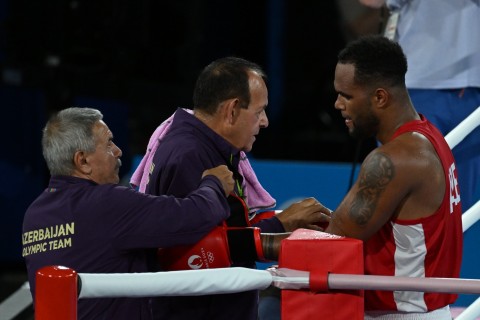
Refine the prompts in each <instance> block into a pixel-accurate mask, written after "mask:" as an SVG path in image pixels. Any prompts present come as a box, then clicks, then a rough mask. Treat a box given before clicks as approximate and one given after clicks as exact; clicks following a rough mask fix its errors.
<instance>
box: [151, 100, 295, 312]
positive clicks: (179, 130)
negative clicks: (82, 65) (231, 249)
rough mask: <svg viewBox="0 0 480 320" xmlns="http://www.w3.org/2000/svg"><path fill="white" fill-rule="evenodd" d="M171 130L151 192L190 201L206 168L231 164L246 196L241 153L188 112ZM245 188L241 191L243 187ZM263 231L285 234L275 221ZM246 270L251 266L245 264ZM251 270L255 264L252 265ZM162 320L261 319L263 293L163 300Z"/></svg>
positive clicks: (158, 157)
mask: <svg viewBox="0 0 480 320" xmlns="http://www.w3.org/2000/svg"><path fill="white" fill-rule="evenodd" d="M172 121H173V122H172V124H171V126H170V129H169V131H168V132H167V133H166V135H165V136H164V137H163V140H162V143H160V144H159V146H158V149H157V151H156V153H155V155H154V158H153V164H154V165H155V167H154V170H153V172H152V174H151V175H150V179H149V183H148V185H147V187H146V191H145V192H146V193H149V194H156V195H159V194H167V195H175V196H184V195H186V194H188V193H189V192H191V191H192V190H193V189H194V188H195V187H196V186H197V185H198V182H199V180H200V177H201V175H202V172H203V171H204V170H205V169H208V168H211V167H215V166H218V165H222V164H223V165H227V166H228V167H229V169H230V170H232V171H233V173H234V177H235V179H236V180H237V182H238V184H236V186H237V188H236V190H235V191H236V193H237V195H240V196H241V193H242V188H241V185H242V181H243V178H242V176H241V175H240V174H239V172H238V164H239V161H240V150H238V149H236V148H234V147H233V146H232V145H231V144H230V143H228V142H227V141H226V140H225V139H223V138H222V137H221V136H220V135H218V134H217V133H215V132H214V131H213V130H211V129H210V128H209V127H208V126H206V125H205V124H204V123H202V122H201V121H200V120H198V119H197V118H196V117H195V116H193V115H191V114H189V113H188V112H186V111H184V110H182V109H181V108H179V109H177V111H176V113H175V116H174V118H173V120H172ZM239 186H240V187H239ZM255 226H256V227H259V228H261V230H262V232H273V233H275V232H285V230H284V228H283V226H282V224H281V223H280V221H279V220H278V219H277V218H276V217H273V218H271V219H267V220H263V221H261V222H260V223H259V224H257V225H255ZM244 266H245V265H244ZM250 266H251V267H253V266H254V264H253V265H252V264H250ZM159 300H160V307H159V309H160V310H158V319H162V320H163V319H169V320H170V319H184V320H187V319H189V320H190V319H196V320H199V319H208V320H212V319H229V320H234V319H239V320H249V319H257V307H258V291H249V292H241V293H236V294H223V295H212V296H198V297H161V298H160V299H159Z"/></svg>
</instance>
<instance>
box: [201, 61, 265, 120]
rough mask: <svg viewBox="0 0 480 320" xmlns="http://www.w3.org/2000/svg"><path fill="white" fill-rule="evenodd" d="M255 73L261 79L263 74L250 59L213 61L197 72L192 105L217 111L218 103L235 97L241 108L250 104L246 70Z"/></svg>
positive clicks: (263, 76)
mask: <svg viewBox="0 0 480 320" xmlns="http://www.w3.org/2000/svg"><path fill="white" fill-rule="evenodd" d="M250 71H254V72H256V73H258V74H259V75H260V76H261V77H262V78H263V79H264V81H266V78H267V76H266V74H265V72H264V71H263V70H262V68H261V67H260V66H259V65H258V64H256V63H253V62H250V61H248V60H245V59H243V58H239V57H225V58H221V59H218V60H215V61H213V62H212V63H210V64H209V65H208V66H206V67H205V68H204V69H203V71H202V72H201V73H200V76H199V77H198V79H197V82H196V83H195V89H194V91H193V106H194V108H195V109H198V110H202V111H205V112H206V113H208V114H213V113H215V112H216V110H217V107H218V105H219V104H220V102H222V101H225V100H227V99H232V98H238V99H239V100H240V106H241V107H242V108H248V105H249V104H250V87H249V83H248V78H249V77H248V72H250Z"/></svg>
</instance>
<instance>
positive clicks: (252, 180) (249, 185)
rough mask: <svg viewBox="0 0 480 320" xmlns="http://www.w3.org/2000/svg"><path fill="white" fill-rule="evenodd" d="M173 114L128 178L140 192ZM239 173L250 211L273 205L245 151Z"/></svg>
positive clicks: (142, 189)
mask: <svg viewBox="0 0 480 320" xmlns="http://www.w3.org/2000/svg"><path fill="white" fill-rule="evenodd" d="M183 110H185V111H187V112H188V113H190V114H193V110H190V109H183ZM174 116H175V114H173V115H171V116H170V117H169V118H168V119H167V120H165V121H164V122H162V123H161V124H160V125H159V126H158V127H157V129H156V130H155V131H154V132H153V134H152V136H151V137H150V140H149V142H148V146H147V151H146V153H145V156H144V157H143V159H142V160H141V161H140V164H139V165H138V167H137V169H135V172H134V173H133V175H132V177H131V178H130V184H131V185H132V186H133V187H135V188H136V187H138V190H139V191H140V192H145V188H146V186H147V183H148V177H149V174H150V167H151V165H152V159H153V156H154V155H155V151H156V150H157V148H158V145H159V143H160V142H161V140H162V138H163V137H164V136H165V134H166V133H167V131H168V129H169V128H170V125H171V124H172V120H173V117H174ZM238 171H239V173H240V174H241V175H242V176H243V178H244V179H243V181H244V183H245V185H244V192H245V195H246V202H247V206H248V208H249V211H250V212H255V211H257V210H260V209H271V208H273V207H275V205H276V201H275V199H274V198H272V196H271V195H270V194H269V193H268V192H267V191H266V190H265V189H264V188H263V187H262V185H261V184H260V182H259V181H258V179H257V176H256V175H255V172H254V171H253V168H252V166H251V165H250V161H249V160H248V158H247V155H246V154H245V152H243V151H241V152H240V163H239V166H238Z"/></svg>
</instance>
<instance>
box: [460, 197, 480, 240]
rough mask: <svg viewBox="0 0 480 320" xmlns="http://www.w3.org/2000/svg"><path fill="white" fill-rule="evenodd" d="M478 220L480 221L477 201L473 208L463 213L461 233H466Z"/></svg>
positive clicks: (479, 209) (479, 205) (479, 204)
mask: <svg viewBox="0 0 480 320" xmlns="http://www.w3.org/2000/svg"><path fill="white" fill-rule="evenodd" d="M478 220H480V200H479V201H477V203H475V204H474V205H473V206H471V207H470V209H468V210H467V211H465V212H464V213H463V215H462V227H463V232H465V231H467V230H468V228H470V227H471V226H473V225H474V224H475V223H476V222H477V221H478Z"/></svg>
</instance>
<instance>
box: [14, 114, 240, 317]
mask: <svg viewBox="0 0 480 320" xmlns="http://www.w3.org/2000/svg"><path fill="white" fill-rule="evenodd" d="M102 117H103V116H102V114H101V113H100V112H99V111H98V110H95V109H90V108H69V109H65V110H63V111H60V112H59V113H58V114H56V115H55V116H53V117H52V118H51V119H50V120H49V122H48V123H47V125H46V127H45V129H44V132H43V139H42V145H43V154H44V157H45V160H46V162H47V165H48V168H49V170H50V173H51V176H52V177H51V179H50V183H49V185H48V188H47V189H46V190H45V191H44V192H43V193H42V194H41V195H40V196H39V197H38V198H37V199H36V200H35V201H34V202H33V203H32V204H31V205H30V207H29V208H28V210H27V212H26V213H25V218H24V223H23V234H22V244H23V257H24V258H25V261H26V265H27V270H28V277H29V283H30V287H31V291H32V295H33V297H34V299H35V274H36V271H37V270H38V269H40V268H42V267H44V266H47V265H62V266H66V267H69V268H72V269H74V270H75V271H77V272H81V273H132V272H145V271H147V259H146V249H148V248H158V247H170V246H177V245H185V244H193V243H195V242H197V241H198V240H199V239H201V238H202V237H203V236H205V235H206V234H207V233H208V232H209V231H210V230H211V229H212V228H213V227H215V226H216V225H218V223H219V222H221V221H223V220H224V219H226V218H227V217H228V216H229V207H228V203H227V200H226V195H227V194H229V193H230V192H231V191H232V190H233V184H234V181H233V178H232V172H231V171H230V170H228V169H227V167H226V166H220V167H216V168H213V169H210V170H205V171H204V172H202V173H201V174H200V176H199V177H198V180H199V181H198V184H197V187H198V188H195V190H193V192H192V193H190V194H189V195H188V196H186V197H185V198H175V197H173V196H158V197H157V196H151V195H146V194H142V193H139V192H136V191H134V190H133V189H131V188H127V187H124V186H120V185H118V182H119V176H118V170H119V167H120V165H121V161H120V157H121V155H122V151H121V150H120V149H119V148H118V147H117V146H116V145H115V143H114V142H113V135H112V133H111V132H110V130H109V129H108V127H107V125H106V124H105V123H104V122H103V121H102ZM179 215H181V216H182V217H184V219H178V216H179ZM78 319H88V320H92V319H108V320H111V319H116V320H117V319H125V320H132V319H152V313H151V304H150V299H144V298H116V299H110V298H102V299H84V300H80V301H79V304H78Z"/></svg>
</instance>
